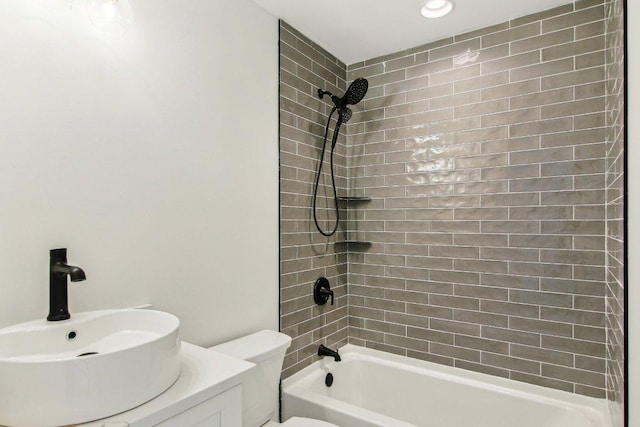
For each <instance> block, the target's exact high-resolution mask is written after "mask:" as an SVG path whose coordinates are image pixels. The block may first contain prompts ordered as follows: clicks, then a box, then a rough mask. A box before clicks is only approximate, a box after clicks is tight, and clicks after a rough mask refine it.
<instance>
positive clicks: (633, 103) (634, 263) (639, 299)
mask: <svg viewBox="0 0 640 427" xmlns="http://www.w3.org/2000/svg"><path fill="white" fill-rule="evenodd" d="M627 26H628V27H627V41H628V47H627V54H628V56H627V67H628V69H627V71H628V79H627V81H626V84H627V90H628V106H627V108H628V116H627V117H628V121H627V123H626V126H627V131H628V138H629V140H628V142H627V156H628V157H627V161H628V170H627V171H626V173H627V180H628V183H629V184H628V185H629V189H628V191H629V194H628V197H629V198H628V211H627V214H628V218H627V221H628V223H627V224H628V227H629V229H628V232H629V236H628V239H629V241H628V248H629V253H628V262H629V265H628V266H627V268H628V273H629V279H628V282H627V283H626V284H625V286H627V289H628V291H627V292H628V307H629V309H628V310H627V319H628V322H629V328H628V331H627V333H628V334H629V337H628V338H629V356H628V357H629V384H628V386H629V396H628V398H629V403H628V405H629V427H639V426H640V289H638V287H637V285H635V278H636V277H640V224H639V222H640V191H638V186H639V185H640V147H638V144H639V143H640V124H639V123H638V118H640V81H638V76H640V4H639V3H638V2H637V1H634V0H632V1H627Z"/></svg>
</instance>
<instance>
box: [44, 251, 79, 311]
mask: <svg viewBox="0 0 640 427" xmlns="http://www.w3.org/2000/svg"><path fill="white" fill-rule="evenodd" d="M67 276H69V279H71V281H72V282H81V281H83V280H86V279H87V276H86V275H85V274H84V271H82V269H81V268H80V267H74V266H73V265H68V264H67V249H66V248H63V249H51V250H50V251H49V315H48V316H47V320H49V321H51V322H54V321H58V320H66V319H68V318H70V317H71V315H70V314H69V305H68V301H67Z"/></svg>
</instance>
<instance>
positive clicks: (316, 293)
mask: <svg viewBox="0 0 640 427" xmlns="http://www.w3.org/2000/svg"><path fill="white" fill-rule="evenodd" d="M329 297H331V305H333V291H332V290H331V285H330V284H329V280H327V278H326V277H320V278H319V279H318V280H316V283H315V284H314V285H313V300H314V301H315V302H316V304H318V305H325V304H326V303H327V301H328V300H329Z"/></svg>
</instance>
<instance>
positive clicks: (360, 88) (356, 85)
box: [331, 77, 369, 111]
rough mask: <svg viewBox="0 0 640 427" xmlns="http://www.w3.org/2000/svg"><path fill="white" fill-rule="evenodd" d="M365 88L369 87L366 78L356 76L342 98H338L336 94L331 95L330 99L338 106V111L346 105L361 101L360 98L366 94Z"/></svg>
mask: <svg viewBox="0 0 640 427" xmlns="http://www.w3.org/2000/svg"><path fill="white" fill-rule="evenodd" d="M367 89H369V82H368V81H367V79H363V78H362V77H358V78H357V79H355V80H354V81H353V82H351V84H350V85H349V88H347V91H346V92H345V93H344V96H343V97H342V98H338V97H337V96H336V95H331V100H332V101H333V103H334V104H335V106H336V107H337V108H338V111H340V110H342V109H343V108H346V106H347V105H356V104H357V103H358V102H360V101H362V98H364V96H365V95H366V94H367Z"/></svg>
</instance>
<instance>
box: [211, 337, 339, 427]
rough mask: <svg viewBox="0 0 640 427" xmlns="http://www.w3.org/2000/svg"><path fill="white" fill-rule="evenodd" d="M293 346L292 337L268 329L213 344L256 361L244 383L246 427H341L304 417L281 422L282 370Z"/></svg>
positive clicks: (239, 356)
mask: <svg viewBox="0 0 640 427" xmlns="http://www.w3.org/2000/svg"><path fill="white" fill-rule="evenodd" d="M290 345H291V337H289V336H287V335H285V334H282V333H279V332H275V331H269V330H264V331H260V332H256V333H254V334H251V335H247V336H245V337H242V338H238V339H236V340H233V341H228V342H226V343H223V344H220V345H217V346H214V347H211V349H212V350H215V351H217V352H220V353H224V354H227V355H229V356H234V357H237V358H240V359H243V360H247V361H249V362H252V363H255V364H256V368H254V369H253V370H252V372H251V374H250V377H249V378H248V379H247V380H245V381H244V382H243V383H242V426H243V427H260V426H265V427H271V426H281V427H337V426H336V425H335V424H331V423H328V422H326V421H320V420H314V419H311V418H300V417H292V418H290V419H289V420H287V421H285V422H284V423H282V424H279V423H278V412H279V411H278V408H279V405H278V399H279V390H278V388H279V385H280V373H281V371H282V362H283V361H284V355H285V353H286V351H287V348H289V346H290Z"/></svg>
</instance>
